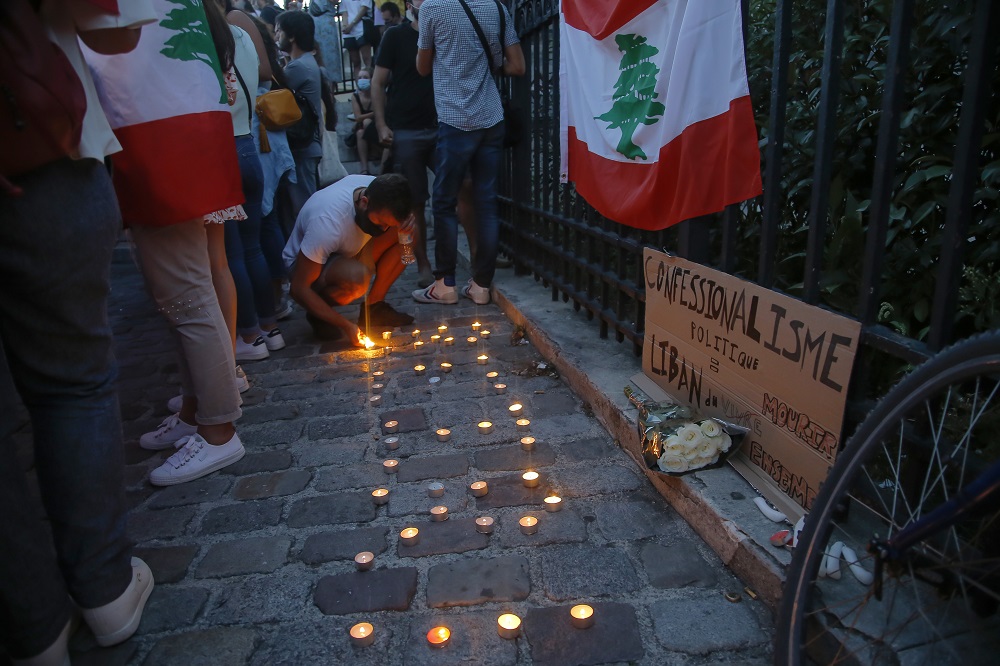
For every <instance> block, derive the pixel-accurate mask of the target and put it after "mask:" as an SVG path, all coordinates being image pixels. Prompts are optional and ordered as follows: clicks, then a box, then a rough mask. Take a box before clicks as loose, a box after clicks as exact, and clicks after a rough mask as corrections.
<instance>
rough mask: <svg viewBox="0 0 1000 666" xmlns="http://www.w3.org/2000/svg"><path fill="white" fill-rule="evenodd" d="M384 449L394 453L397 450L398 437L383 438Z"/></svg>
mask: <svg viewBox="0 0 1000 666" xmlns="http://www.w3.org/2000/svg"><path fill="white" fill-rule="evenodd" d="M385 448H387V449H389V450H390V451H395V450H396V449H398V448H399V437H386V438H385Z"/></svg>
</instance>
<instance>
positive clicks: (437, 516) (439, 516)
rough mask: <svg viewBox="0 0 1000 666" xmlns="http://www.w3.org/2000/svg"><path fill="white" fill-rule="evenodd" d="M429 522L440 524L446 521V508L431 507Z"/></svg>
mask: <svg viewBox="0 0 1000 666" xmlns="http://www.w3.org/2000/svg"><path fill="white" fill-rule="evenodd" d="M431 520H432V521H434V522H435V523H442V522H444V521H446V520H448V507H446V506H433V507H431Z"/></svg>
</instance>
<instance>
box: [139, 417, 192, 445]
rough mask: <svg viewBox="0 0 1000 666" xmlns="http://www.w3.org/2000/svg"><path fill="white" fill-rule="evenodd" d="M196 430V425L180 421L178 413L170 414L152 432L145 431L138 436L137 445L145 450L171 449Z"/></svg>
mask: <svg viewBox="0 0 1000 666" xmlns="http://www.w3.org/2000/svg"><path fill="white" fill-rule="evenodd" d="M196 432H198V426H193V425H190V424H188V423H184V421H181V417H180V415H179V414H171V415H170V416H168V417H167V418H165V419H163V423H161V424H160V425H159V427H158V428H157V429H156V430H154V431H153V432H147V433H146V434H145V435H143V436H142V437H140V438H139V446H141V447H142V448H144V449H146V450H147V451H162V450H164V449H172V448H174V446H175V445H176V444H177V442H178V441H180V440H181V439H182V438H184V437H190V436H191V435H193V434H195V433H196Z"/></svg>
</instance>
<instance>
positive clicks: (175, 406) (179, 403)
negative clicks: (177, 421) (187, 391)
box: [167, 394, 184, 414]
mask: <svg viewBox="0 0 1000 666" xmlns="http://www.w3.org/2000/svg"><path fill="white" fill-rule="evenodd" d="M183 406H184V396H183V395H179V394H178V395H175V396H174V397H172V398H171V399H170V400H167V411H168V412H170V413H171V414H176V413H177V412H179V411H181V407H183Z"/></svg>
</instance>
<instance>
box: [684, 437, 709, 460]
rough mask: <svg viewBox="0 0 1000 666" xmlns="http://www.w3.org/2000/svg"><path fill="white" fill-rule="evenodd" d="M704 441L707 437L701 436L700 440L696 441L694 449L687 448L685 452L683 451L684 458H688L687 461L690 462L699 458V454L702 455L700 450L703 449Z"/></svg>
mask: <svg viewBox="0 0 1000 666" xmlns="http://www.w3.org/2000/svg"><path fill="white" fill-rule="evenodd" d="M704 441H705V438H704V437H701V438H699V439H698V440H696V441H695V443H694V448H693V449H688V450H685V451H684V453H683V458H684V460H687V461H689V462H690V461H692V460H694V459H695V458H697V457H698V456H700V455H701V453H700V450H701V447H702V446H703V442H704Z"/></svg>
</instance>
